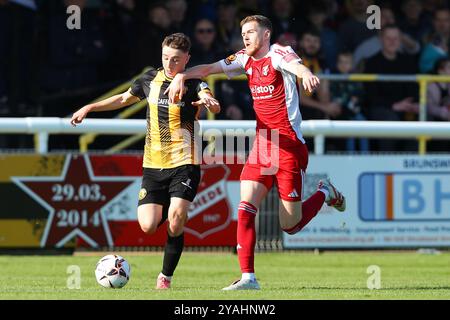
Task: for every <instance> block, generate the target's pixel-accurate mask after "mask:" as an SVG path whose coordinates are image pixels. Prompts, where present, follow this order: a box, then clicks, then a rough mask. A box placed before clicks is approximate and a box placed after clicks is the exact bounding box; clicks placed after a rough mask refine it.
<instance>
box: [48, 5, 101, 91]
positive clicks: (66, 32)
mask: <svg viewBox="0 0 450 320" xmlns="http://www.w3.org/2000/svg"><path fill="white" fill-rule="evenodd" d="M64 4H65V7H63V8H59V9H58V11H57V13H56V14H54V15H52V16H51V17H50V23H49V35H48V36H49V38H48V54H47V57H48V60H47V61H46V69H45V72H43V77H44V79H43V88H44V90H45V91H46V92H48V93H56V92H60V91H69V90H74V89H81V88H86V87H90V86H95V85H96V84H97V83H98V80H99V74H98V68H99V65H100V64H101V63H102V62H103V61H104V60H105V59H106V57H107V48H106V47H105V41H104V36H103V34H102V30H101V21H100V20H101V19H100V17H99V15H98V12H97V11H95V10H90V9H87V8H85V4H86V1H85V0H64ZM71 5H77V6H78V7H79V8H80V9H81V10H82V17H83V19H82V28H81V29H73V30H71V29H69V28H67V27H66V23H67V13H66V7H69V6H71Z"/></svg>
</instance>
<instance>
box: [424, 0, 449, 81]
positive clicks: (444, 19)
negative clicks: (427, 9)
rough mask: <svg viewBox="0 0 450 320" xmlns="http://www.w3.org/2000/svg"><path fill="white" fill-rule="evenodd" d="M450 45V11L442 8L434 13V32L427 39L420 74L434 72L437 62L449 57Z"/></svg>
mask: <svg viewBox="0 0 450 320" xmlns="http://www.w3.org/2000/svg"><path fill="white" fill-rule="evenodd" d="M449 45H450V10H449V9H447V8H441V9H438V10H436V11H435V12H434V16H433V32H431V33H430V34H429V35H428V36H427V37H426V40H425V46H424V48H423V51H422V54H421V56H420V61H419V67H420V72H421V73H428V72H432V71H433V67H434V65H435V63H436V61H437V60H438V59H439V58H443V57H447V56H448V53H449Z"/></svg>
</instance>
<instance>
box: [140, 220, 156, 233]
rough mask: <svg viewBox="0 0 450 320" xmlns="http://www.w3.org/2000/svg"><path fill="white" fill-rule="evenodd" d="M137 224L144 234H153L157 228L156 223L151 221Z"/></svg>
mask: <svg viewBox="0 0 450 320" xmlns="http://www.w3.org/2000/svg"><path fill="white" fill-rule="evenodd" d="M139 225H140V226H141V230H142V231H144V233H146V234H153V233H155V231H156V229H157V228H158V224H157V223H156V222H153V221H146V222H139Z"/></svg>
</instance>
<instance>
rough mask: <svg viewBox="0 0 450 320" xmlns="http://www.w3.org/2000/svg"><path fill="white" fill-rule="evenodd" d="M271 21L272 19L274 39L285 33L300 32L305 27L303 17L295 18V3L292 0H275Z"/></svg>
mask: <svg viewBox="0 0 450 320" xmlns="http://www.w3.org/2000/svg"><path fill="white" fill-rule="evenodd" d="M270 13H271V17H270V21H272V26H273V34H272V39H278V37H279V36H280V35H281V34H283V33H285V32H290V33H296V34H299V33H301V32H302V30H304V29H305V26H304V22H303V19H302V20H299V19H295V16H294V5H293V3H292V1H291V0H273V1H272V10H271V12H270Z"/></svg>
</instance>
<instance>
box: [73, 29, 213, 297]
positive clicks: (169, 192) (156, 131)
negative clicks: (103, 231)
mask: <svg viewBox="0 0 450 320" xmlns="http://www.w3.org/2000/svg"><path fill="white" fill-rule="evenodd" d="M190 46H191V43H190V40H189V38H188V37H187V36H186V35H184V34H182V33H175V34H172V35H170V36H167V37H166V38H165V39H164V41H163V43H162V64H163V68H160V69H154V68H150V69H149V70H148V71H146V72H145V73H144V74H143V75H142V76H141V77H140V78H138V79H137V80H135V81H134V82H133V84H132V86H131V88H130V89H129V90H128V91H127V92H125V93H123V94H119V95H115V96H112V97H110V98H108V99H105V100H102V101H99V102H96V103H93V104H88V105H86V106H84V107H83V108H81V109H80V110H78V111H77V112H75V113H74V114H73V116H72V119H71V123H72V125H74V126H75V125H77V124H79V123H81V122H82V121H83V119H84V118H85V117H86V115H87V114H88V113H89V112H92V111H109V110H115V109H119V108H122V107H126V106H129V105H131V104H133V103H135V102H137V101H139V100H142V99H147V102H148V109H147V135H146V139H145V149H144V161H143V167H144V168H143V179H142V187H141V190H140V192H139V205H138V210H137V211H138V212H137V214H138V221H139V224H140V226H141V229H142V230H143V231H144V232H145V233H147V234H152V233H154V232H155V231H156V229H157V227H158V226H159V225H161V224H162V223H163V222H164V221H165V220H166V219H168V220H169V223H168V230H167V233H168V237H167V243H166V246H165V249H164V259H163V268H162V271H161V273H160V274H159V276H158V279H157V283H156V288H157V289H168V288H170V283H171V280H172V275H173V273H174V271H175V268H176V266H177V264H178V261H179V259H180V256H181V253H182V251H183V246H184V236H183V235H184V234H183V228H184V224H185V222H186V221H187V217H188V215H187V213H188V208H189V206H190V204H191V202H192V200H193V199H194V197H195V195H196V193H197V187H198V184H199V182H200V165H199V161H200V159H199V157H198V156H197V154H198V153H197V151H198V149H197V147H199V146H196V143H195V141H196V135H197V132H196V129H198V124H197V115H198V113H199V111H200V108H201V107H206V108H207V109H208V110H209V111H211V112H213V113H217V112H219V111H220V105H219V103H218V101H217V100H216V99H214V97H213V96H212V94H211V92H210V90H209V88H208V85H207V84H206V83H204V82H202V81H200V80H189V82H186V86H187V91H186V92H185V95H184V96H183V97H182V100H178V101H175V103H173V104H172V103H169V99H168V96H167V95H166V94H164V92H165V90H166V89H167V87H168V86H169V84H170V82H171V81H172V79H173V77H175V75H176V74H177V73H179V72H183V71H184V70H185V67H186V64H187V63H188V61H189V57H190V56H189V50H190Z"/></svg>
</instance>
